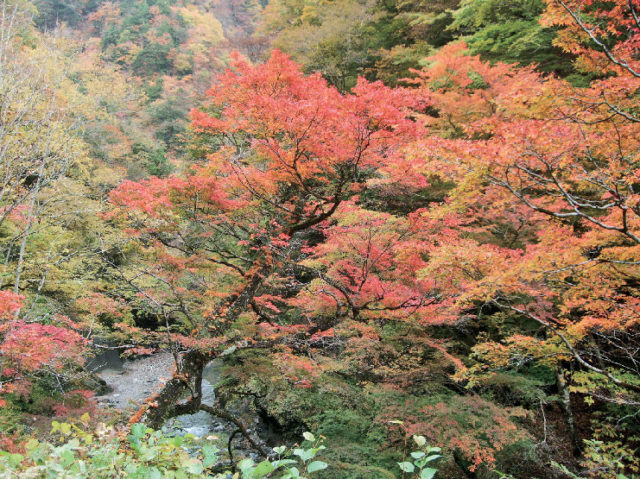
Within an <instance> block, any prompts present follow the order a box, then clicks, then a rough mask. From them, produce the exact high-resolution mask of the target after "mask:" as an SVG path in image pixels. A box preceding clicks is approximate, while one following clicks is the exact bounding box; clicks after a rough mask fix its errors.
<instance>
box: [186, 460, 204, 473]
mask: <svg viewBox="0 0 640 479" xmlns="http://www.w3.org/2000/svg"><path fill="white" fill-rule="evenodd" d="M203 469H204V468H203V467H202V463H201V462H200V461H196V460H194V461H192V462H191V464H189V467H188V468H187V472H189V473H191V474H196V475H198V476H199V475H200V474H202V470H203Z"/></svg>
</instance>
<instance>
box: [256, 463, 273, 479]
mask: <svg viewBox="0 0 640 479" xmlns="http://www.w3.org/2000/svg"><path fill="white" fill-rule="evenodd" d="M275 469H276V468H275V467H274V466H273V464H271V463H270V462H269V461H262V462H261V463H260V464H258V465H257V466H256V468H255V469H254V470H253V471H251V477H252V478H255V479H260V478H262V477H264V476H266V475H267V474H269V473H271V472H273V471H274V470H275Z"/></svg>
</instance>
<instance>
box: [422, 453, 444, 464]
mask: <svg viewBox="0 0 640 479" xmlns="http://www.w3.org/2000/svg"><path fill="white" fill-rule="evenodd" d="M441 457H442V456H441V455H439V454H434V455H432V456H428V457H427V460H426V461H425V462H431V461H436V460H438V459H440V458H441Z"/></svg>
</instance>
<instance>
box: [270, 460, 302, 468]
mask: <svg viewBox="0 0 640 479" xmlns="http://www.w3.org/2000/svg"><path fill="white" fill-rule="evenodd" d="M291 464H298V461H294V460H293V459H279V460H277V461H273V466H274V467H275V468H278V467H282V466H289V465H291Z"/></svg>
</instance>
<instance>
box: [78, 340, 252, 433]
mask: <svg viewBox="0 0 640 479" xmlns="http://www.w3.org/2000/svg"><path fill="white" fill-rule="evenodd" d="M87 368H88V369H89V370H90V371H94V372H95V373H96V374H97V375H98V376H99V377H100V378H101V379H103V380H104V381H105V382H106V383H107V386H108V387H109V392H107V393H106V394H104V395H102V396H98V397H97V399H98V401H99V403H100V404H102V405H103V406H106V407H112V408H114V409H117V410H121V411H129V412H133V411H134V410H135V409H136V408H137V407H138V405H139V404H140V403H141V402H142V401H144V400H145V399H146V398H147V397H149V396H150V395H151V394H152V393H153V392H156V391H158V390H159V389H160V388H162V386H163V385H164V383H165V381H166V379H165V378H169V377H170V376H171V371H172V369H173V356H171V355H170V354H169V353H156V354H153V355H151V356H148V357H146V358H141V359H134V360H126V359H122V358H121V357H120V356H119V354H118V352H117V351H115V350H105V351H104V352H101V353H100V354H99V355H97V356H96V357H95V358H93V359H92V360H91V361H90V362H89V363H88V365H87ZM221 370H222V360H214V361H212V362H210V363H209V364H208V365H207V366H206V367H205V369H204V371H203V375H202V394H203V398H202V400H203V403H205V404H210V405H213V404H214V400H215V388H214V387H215V385H216V384H217V383H218V382H219V381H220V376H221ZM243 416H244V421H245V423H247V427H248V428H249V429H254V428H257V429H258V430H257V431H256V432H258V433H259V432H260V428H259V423H260V421H259V419H258V418H257V416H255V415H251V414H248V415H247V414H244V415H243ZM235 429H236V427H235V426H234V425H233V424H231V423H229V422H228V421H226V420H224V419H220V418H217V417H214V416H212V415H211V414H209V413H207V412H205V411H199V412H197V413H195V414H185V415H182V416H178V417H175V418H171V419H169V420H168V421H167V422H166V423H165V425H164V426H163V427H162V430H163V432H165V433H166V434H168V435H175V434H177V435H184V434H193V435H194V436H196V437H207V436H210V435H214V436H217V435H218V434H220V435H221V436H227V435H229V434H231V433H232V432H233V431H234V430H235Z"/></svg>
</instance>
